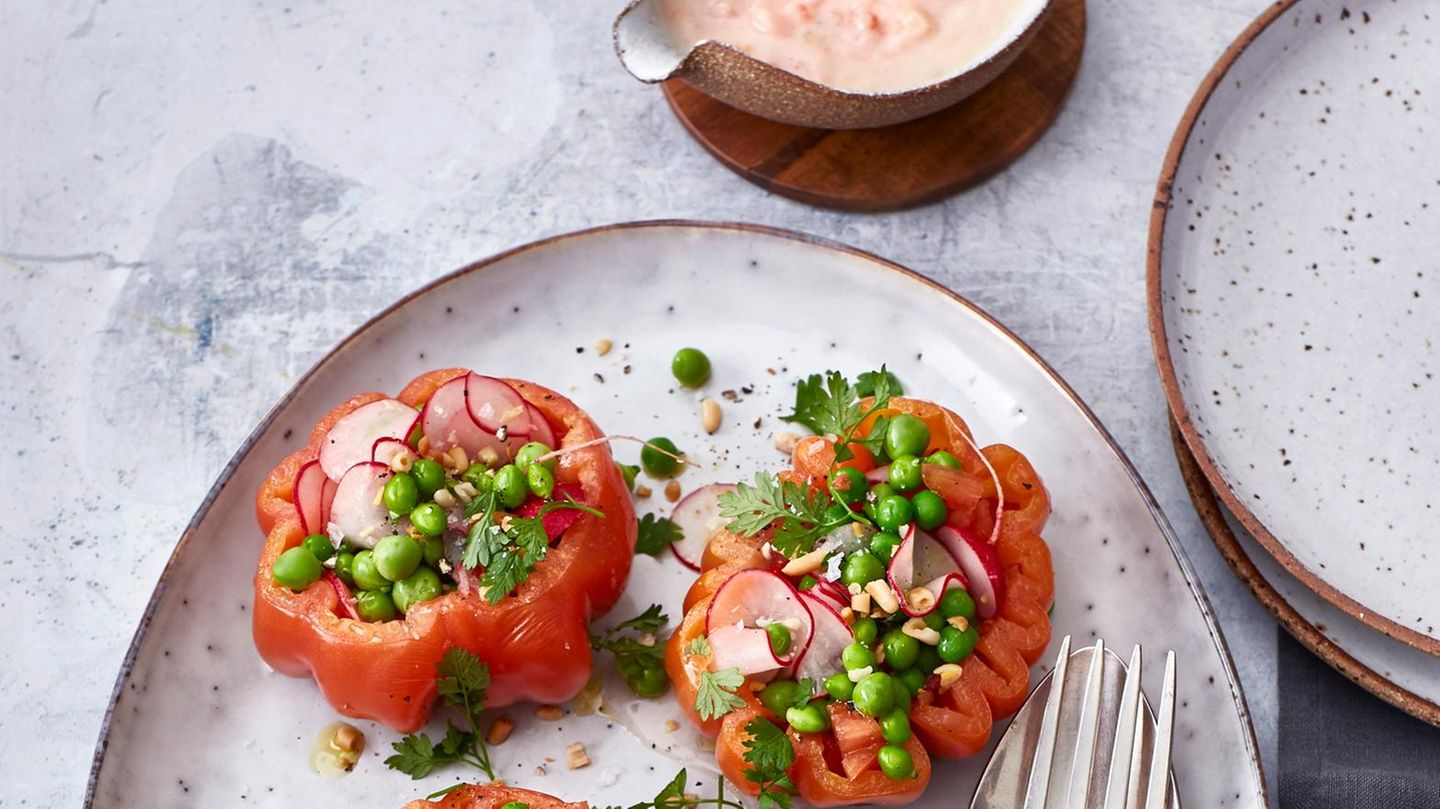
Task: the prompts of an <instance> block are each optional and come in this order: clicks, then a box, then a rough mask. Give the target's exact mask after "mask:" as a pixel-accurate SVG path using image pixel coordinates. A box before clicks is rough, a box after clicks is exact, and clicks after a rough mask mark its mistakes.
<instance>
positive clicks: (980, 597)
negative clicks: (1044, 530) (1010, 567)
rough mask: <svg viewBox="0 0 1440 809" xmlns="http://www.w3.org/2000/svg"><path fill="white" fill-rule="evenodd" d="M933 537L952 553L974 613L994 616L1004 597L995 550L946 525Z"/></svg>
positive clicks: (998, 561) (983, 542)
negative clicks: (972, 602)
mask: <svg viewBox="0 0 1440 809" xmlns="http://www.w3.org/2000/svg"><path fill="white" fill-rule="evenodd" d="M935 535H936V536H937V537H938V538H939V539H940V542H941V543H943V544H944V545H945V547H946V548H948V549H950V552H951V553H953V554H955V558H956V560H958V561H959V562H960V569H961V570H963V571H965V578H966V579H967V581H968V582H969V583H968V584H967V585H966V589H967V590H969V591H970V597H971V598H973V599H975V614H976V615H977V616H979V617H981V618H989V617H990V616H992V615H994V614H995V611H996V610H998V609H999V608H1000V599H1001V598H1002V597H1004V595H1005V581H1004V579H1002V578H1001V576H1000V556H999V554H997V553H995V547H994V546H993V545H991V544H990V543H989V542H986V541H985V540H983V539H981V538H980V537H977V536H975V535H974V534H972V533H970V532H969V531H957V530H955V529H954V528H951V527H950V526H948V525H947V526H944V527H942V528H941V529H940V530H939V531H937V532H936V534H935Z"/></svg>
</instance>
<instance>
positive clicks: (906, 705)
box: [890, 669, 914, 714]
mask: <svg viewBox="0 0 1440 809" xmlns="http://www.w3.org/2000/svg"><path fill="white" fill-rule="evenodd" d="M906 671H914V669H906ZM890 685H891V687H892V688H893V689H894V690H895V706H894V707H893V708H892V709H891V710H895V711H900V712H901V713H904V714H909V713H910V700H911V697H912V695H911V693H910V689H909V688H908V687H907V686H906V685H905V683H903V682H901V681H900V678H899V677H898V676H897V675H895V674H891V675H890Z"/></svg>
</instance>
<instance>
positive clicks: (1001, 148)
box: [664, 0, 1085, 211]
mask: <svg viewBox="0 0 1440 809" xmlns="http://www.w3.org/2000/svg"><path fill="white" fill-rule="evenodd" d="M1084 50H1085V0H1055V6H1054V8H1052V9H1051V11H1050V19H1049V20H1047V21H1046V22H1045V24H1044V26H1043V27H1042V28H1041V29H1040V30H1039V31H1038V32H1036V34H1035V39H1034V41H1032V42H1031V43H1030V46H1029V47H1028V48H1026V49H1025V52H1024V53H1022V54H1020V56H1019V58H1017V59H1016V60H1015V63H1014V64H1012V65H1011V66H1010V68H1009V69H1008V70H1006V71H1005V72H1004V73H1002V74H1001V75H1000V77H999V78H997V79H996V80H995V81H993V82H991V83H990V84H988V85H986V86H985V87H984V88H983V89H981V90H980V92H978V93H976V94H975V95H973V96H971V97H969V98H967V99H965V100H964V101H962V102H960V103H959V104H956V105H955V106H953V107H951V108H949V109H946V110H941V111H940V112H937V113H935V114H934V115H930V116H928V117H925V118H921V119H919V120H916V121H911V122H909V123H904V124H897V125H896V126H888V127H883V128H880V129H845V130H841V129H807V128H805V127H799V126H791V125H789V124H781V123H776V122H774V121H769V120H766V119H764V118H758V117H756V116H754V115H750V114H749V113H745V112H741V111H740V110H737V109H735V108H734V107H730V106H727V105H725V104H722V103H720V102H719V101H716V100H715V99H713V98H711V97H709V96H707V95H705V94H703V93H701V92H700V91H698V90H696V89H695V88H693V87H691V86H690V85H688V84H685V83H684V82H682V81H680V80H678V79H672V80H670V81H668V82H666V83H665V84H664V89H665V98H666V99H667V100H668V101H669V102H670V108H671V109H672V110H674V111H675V115H676V116H678V117H679V118H680V122H681V123H682V124H684V125H685V129H686V130H688V131H689V132H690V134H691V135H693V136H694V137H695V139H696V140H698V141H699V142H700V145H702V146H704V147H705V149H706V150H707V151H709V152H710V154H712V155H714V156H715V158H716V159H718V160H719V161H720V162H721V163H724V164H725V165H726V166H728V167H729V168H730V169H732V170H734V171H735V172H736V173H738V174H739V175H740V176H742V177H744V178H745V179H747V180H749V181H751V182H753V183H755V184H756V185H758V186H760V187H761V188H764V189H766V190H768V191H773V192H775V193H776V194H780V195H782V196H786V197H790V198H791V199H795V200H799V201H800V202H804V203H808V204H810V205H819V206H822V207H827V208H839V209H841V210H846V211H890V210H895V209H898V208H907V207H910V206H913V205H921V204H924V203H927V202H934V201H935V200H938V199H942V198H944V197H947V196H949V195H951V194H954V193H956V192H958V191H961V190H963V189H965V188H969V187H970V186H972V185H976V184H978V183H980V182H982V181H984V180H987V179H989V178H990V177H991V176H993V175H995V174H996V173H997V172H999V171H1001V170H1002V169H1004V168H1005V167H1006V166H1009V165H1010V164H1011V163H1013V162H1014V161H1015V160H1016V159H1017V158H1019V157H1020V155H1022V154H1024V153H1025V150H1026V149H1029V148H1030V146H1031V145H1033V144H1034V143H1035V142H1036V141H1037V140H1039V139H1040V136H1041V135H1043V134H1044V133H1045V130H1047V129H1049V128H1050V125H1051V124H1052V123H1054V121H1055V117H1056V116H1057V115H1059V114H1060V108H1061V107H1063V106H1064V104H1065V97H1066V96H1067V95H1069V92H1070V86H1071V85H1072V84H1074V82H1075V75H1076V74H1077V73H1078V72H1079V70H1080V57H1081V55H1082V54H1083V52H1084Z"/></svg>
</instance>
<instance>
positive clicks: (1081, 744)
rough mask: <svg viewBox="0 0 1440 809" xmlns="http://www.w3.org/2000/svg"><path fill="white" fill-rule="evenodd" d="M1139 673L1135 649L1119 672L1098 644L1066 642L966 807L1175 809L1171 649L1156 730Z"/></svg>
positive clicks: (1118, 662) (1177, 804) (1119, 665)
mask: <svg viewBox="0 0 1440 809" xmlns="http://www.w3.org/2000/svg"><path fill="white" fill-rule="evenodd" d="M1072 667H1073V668H1077V669H1079V670H1080V671H1079V673H1077V675H1076V676H1074V677H1072V676H1071V669H1072ZM1122 674H1123V684H1120V685H1119V687H1118V689H1117V687H1116V686H1117V683H1119V682H1120V680H1121V675H1122ZM1140 674H1141V651H1140V647H1139V646H1136V647H1135V650H1134V651H1133V652H1132V653H1131V655H1130V664H1129V665H1128V666H1126V665H1125V664H1124V663H1123V662H1121V660H1120V658H1119V657H1117V656H1116V655H1115V654H1114V653H1113V652H1111V651H1109V650H1107V649H1106V648H1105V643H1104V641H1097V642H1096V643H1095V645H1094V646H1093V647H1085V648H1082V649H1079V650H1076V651H1075V652H1073V653H1072V652H1071V650H1070V638H1069V637H1066V638H1065V639H1064V640H1063V641H1062V642H1061V644H1060V654H1059V657H1058V659H1057V660H1056V663H1055V670H1054V671H1053V672H1052V673H1051V674H1050V675H1049V676H1048V677H1047V678H1045V679H1043V680H1042V681H1041V682H1040V684H1039V685H1037V686H1036V688H1035V691H1034V692H1032V693H1031V695H1030V698H1029V699H1028V700H1027V701H1026V704H1025V706H1024V707H1023V708H1021V710H1020V713H1019V714H1017V715H1016V718H1015V721H1014V722H1013V723H1012V724H1011V726H1010V728H1009V729H1008V730H1007V731H1006V732H1005V735H1004V737H1002V738H1001V740H1000V743H999V745H998V746H997V747H996V749H995V754H994V756H993V757H992V758H991V760H990V763H989V764H988V765H987V766H986V768H985V773H984V774H983V775H982V776H981V779H980V786H979V788H978V789H977V790H976V793H975V798H974V800H973V801H972V802H971V804H970V805H971V807H972V809H1015V808H1016V807H1024V809H1179V807H1180V798H1179V794H1178V792H1177V790H1176V789H1175V786H1174V783H1173V779H1172V777H1171V773H1170V746H1171V738H1172V736H1173V733H1174V723H1175V653H1174V652H1173V651H1172V652H1170V653H1168V654H1167V655H1166V660H1165V676H1164V680H1163V686H1162V691H1161V695H1160V708H1159V711H1158V714H1157V717H1156V719H1155V720H1154V722H1153V724H1152V722H1151V719H1150V710H1149V706H1148V703H1147V702H1146V700H1145V695H1144V693H1143V692H1142V691H1141V688H1140ZM1077 678H1078V679H1077ZM1042 696H1043V698H1044V706H1043V709H1042V708H1041V707H1040V704H1039V700H1040V699H1041V698H1042ZM1037 709H1038V710H1037ZM1022 790H1023V792H1022Z"/></svg>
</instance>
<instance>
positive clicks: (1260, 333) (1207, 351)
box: [1149, 0, 1440, 655]
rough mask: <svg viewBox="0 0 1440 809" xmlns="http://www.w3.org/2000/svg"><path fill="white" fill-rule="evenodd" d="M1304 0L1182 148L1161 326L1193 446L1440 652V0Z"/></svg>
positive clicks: (1276, 18) (1235, 506) (1246, 504)
mask: <svg viewBox="0 0 1440 809" xmlns="http://www.w3.org/2000/svg"><path fill="white" fill-rule="evenodd" d="M1435 11H1436V9H1435V7H1434V6H1433V5H1432V4H1428V3H1394V2H1388V0H1358V1H1357V0H1298V2H1297V1H1296V0H1288V1H1287V2H1281V3H1277V4H1276V5H1275V6H1274V7H1272V8H1271V10H1270V11H1268V12H1267V13H1266V14H1265V15H1263V16H1262V17H1261V18H1260V19H1259V20H1258V21H1257V22H1256V23H1255V24H1254V25H1252V26H1251V27H1250V28H1249V29H1248V30H1247V31H1246V32H1245V33H1244V34H1243V35H1241V37H1240V39H1239V40H1237V41H1236V43H1235V44H1234V45H1233V46H1232V47H1231V48H1230V50H1229V51H1228V52H1227V53H1226V55H1225V56H1224V58H1222V59H1221V60H1220V63H1219V64H1218V65H1217V66H1216V67H1215V69H1214V71H1212V72H1211V74H1210V76H1209V77H1208V78H1207V79H1206V81H1205V83H1204V84H1203V85H1202V86H1201V88H1200V90H1199V92H1197V94H1196V96H1195V98H1194V100H1193V101H1192V102H1191V106H1190V109H1189V111H1188V112H1187V114H1186V116H1185V118H1184V120H1183V121H1182V122H1181V124H1180V127H1179V129H1178V130H1177V132H1176V134H1175V139H1174V141H1173V143H1172V144H1171V147H1170V153H1169V156H1168V158H1167V160H1166V165H1165V168H1164V170H1163V171H1162V174H1161V178H1160V186H1159V191H1158V193H1157V198H1156V204H1155V211H1154V214H1153V218H1152V220H1151V229H1150V267H1149V277H1150V289H1149V297H1150V322H1151V328H1152V330H1153V332H1154V345H1155V352H1156V358H1157V363H1158V364H1159V366H1160V373H1161V376H1162V378H1163V379H1164V382H1165V390H1166V395H1167V396H1168V398H1169V401H1170V407H1171V410H1172V412H1173V413H1174V415H1175V419H1176V421H1177V422H1178V423H1179V425H1180V429H1181V431H1182V432H1183V433H1184V436H1185V441H1186V443H1187V444H1189V446H1190V449H1191V450H1192V451H1193V452H1194V453H1195V457H1196V459H1197V460H1198V461H1199V462H1200V466H1201V468H1202V469H1203V470H1204V471H1205V475H1206V477H1207V478H1208V479H1209V480H1210V483H1211V485H1212V486H1214V488H1215V490H1216V492H1217V494H1219V495H1220V497H1221V499H1222V500H1223V501H1224V503H1225V505H1226V507H1227V508H1229V509H1230V510H1231V512H1233V513H1234V514H1235V516H1236V517H1237V518H1238V519H1239V520H1240V522H1241V523H1242V524H1243V525H1244V526H1245V528H1246V529H1247V530H1248V531H1249V532H1250V533H1251V534H1252V535H1254V537H1255V538H1256V539H1257V540H1259V542H1260V543H1261V544H1262V545H1263V546H1264V547H1265V549H1266V551H1268V552H1269V553H1270V554H1271V555H1272V556H1274V557H1275V559H1276V560H1278V561H1279V562H1280V563H1281V564H1282V565H1284V566H1285V568H1286V571H1287V572H1288V573H1289V575H1291V576H1292V577H1294V578H1295V579H1296V580H1298V581H1300V582H1302V583H1303V584H1304V585H1305V586H1306V587H1309V588H1310V589H1311V590H1313V591H1314V592H1316V593H1317V594H1319V595H1320V596H1321V597H1322V598H1324V599H1326V600H1327V601H1329V602H1330V603H1331V604H1333V605H1335V606H1336V607H1338V608H1340V609H1341V610H1343V611H1345V612H1346V613H1347V614H1348V615H1349V616H1350V617H1352V618H1354V619H1356V620H1358V621H1361V622H1362V623H1365V624H1368V625H1369V626H1371V627H1373V628H1375V629H1378V630H1380V631H1381V632H1384V633H1385V634H1387V635H1390V636H1391V637H1393V638H1396V639H1398V640H1401V641H1403V642H1405V643H1408V644H1411V645H1412V646H1416V647H1417V648H1420V649H1423V650H1425V651H1427V652H1430V653H1431V654H1435V655H1440V599H1437V598H1436V597H1435V589H1434V582H1435V581H1436V579H1437V578H1440V552H1437V551H1436V549H1435V543H1434V540H1433V537H1434V534H1435V530H1434V525H1435V515H1436V509H1437V508H1440V500H1437V498H1436V493H1435V492H1436V490H1435V485H1434V484H1435V480H1436V472H1437V469H1440V432H1437V431H1436V430H1434V429H1433V424H1432V422H1433V420H1434V416H1435V410H1436V403H1437V402H1440V363H1437V361H1436V353H1435V346H1436V345H1437V344H1440V318H1437V317H1436V316H1435V312H1436V308H1435V307H1436V303H1435V301H1436V299H1437V298H1440V272H1436V270H1435V256H1436V255H1437V253H1440V230H1437V229H1436V228H1435V227H1434V222H1435V217H1436V213H1437V211H1440V173H1437V172H1436V171H1435V170H1434V167H1433V165H1432V163H1431V159H1430V157H1429V154H1430V152H1431V151H1433V144H1434V138H1435V136H1434V133H1435V132H1436V131H1437V130H1440V103H1437V101H1436V97H1437V95H1440V93H1437V92H1435V91H1436V89H1437V87H1436V83H1435V81H1434V77H1436V76H1440V48H1436V47H1435V41H1436V39H1437V38H1440V15H1437V14H1436V13H1435Z"/></svg>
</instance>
